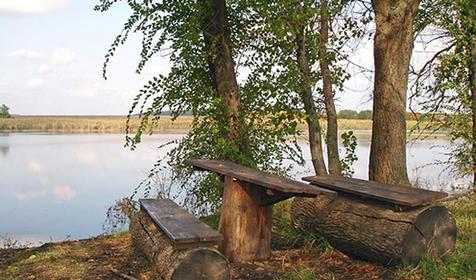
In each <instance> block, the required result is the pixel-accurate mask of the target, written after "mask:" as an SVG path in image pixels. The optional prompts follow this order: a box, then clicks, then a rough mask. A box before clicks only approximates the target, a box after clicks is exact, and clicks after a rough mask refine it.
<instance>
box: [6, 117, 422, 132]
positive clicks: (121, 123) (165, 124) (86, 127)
mask: <svg viewBox="0 0 476 280" xmlns="http://www.w3.org/2000/svg"><path fill="white" fill-rule="evenodd" d="M192 120H193V118H192V117H191V116H181V117H179V118H177V119H176V120H175V121H172V119H171V117H170V116H162V117H161V119H160V120H159V122H158V125H157V127H155V128H154V129H153V132H154V133H164V132H187V131H188V130H189V129H190V127H191V125H192ZM125 121H126V117H124V116H17V117H15V118H12V119H0V131H4V132H28V131H40V132H61V133H123V132H125ZM415 124H416V122H415V121H407V127H408V128H411V127H413V126H414V125H415ZM321 125H322V127H325V121H322V122H321ZM338 125H339V129H340V130H360V131H370V130H371V129H372V121H371V120H346V119H342V120H339V121H338ZM138 126H139V119H138V118H133V119H132V121H131V130H132V131H135V130H136V129H137V128H138ZM299 128H300V129H302V130H306V129H307V126H306V124H305V123H300V124H299Z"/></svg>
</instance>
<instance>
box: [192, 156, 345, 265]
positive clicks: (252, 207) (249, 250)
mask: <svg viewBox="0 0 476 280" xmlns="http://www.w3.org/2000/svg"><path fill="white" fill-rule="evenodd" d="M185 162H186V163H188V164H190V165H192V166H194V167H195V168H196V169H197V170H202V171H210V172H214V173H217V174H218V175H221V176H223V177H224V190H223V203H222V207H221V211H220V225H219V231H220V233H222V234H223V241H221V242H220V245H219V250H220V252H222V253H223V254H224V255H225V256H226V257H227V258H228V259H229V260H230V261H231V262H247V261H255V260H266V259H268V258H269V257H270V255H271V222H272V211H273V204H275V203H278V202H279V201H282V200H285V199H288V198H291V197H294V196H303V197H315V196H317V195H319V194H323V193H325V194H326V195H327V196H334V195H336V193H335V192H334V191H332V190H328V189H324V188H320V187H318V186H313V185H309V184H306V183H303V182H298V181H294V180H291V179H289V178H285V177H282V176H277V175H273V174H269V173H266V172H263V171H259V170H255V169H252V168H249V167H246V166H243V165H240V164H236V163H232V162H228V161H220V160H186V161H185Z"/></svg>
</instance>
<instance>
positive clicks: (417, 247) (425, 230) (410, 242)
mask: <svg viewBox="0 0 476 280" xmlns="http://www.w3.org/2000/svg"><path fill="white" fill-rule="evenodd" d="M456 235H457V230H456V222H455V220H454V219H453V218H452V217H451V215H450V213H449V212H448V209H446V208H445V207H443V206H433V207H429V208H427V209H425V210H424V211H423V212H421V213H420V214H419V215H418V217H417V218H416V220H415V222H414V224H413V227H412V228H411V229H410V230H409V231H408V233H407V235H406V236H405V238H404V241H403V251H402V262H403V263H415V262H418V261H419V260H420V259H421V257H423V255H424V254H427V255H429V256H432V257H441V256H444V255H446V254H449V253H451V252H453V251H454V249H455V244H456Z"/></svg>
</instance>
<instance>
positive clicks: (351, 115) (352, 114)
mask: <svg viewBox="0 0 476 280" xmlns="http://www.w3.org/2000/svg"><path fill="white" fill-rule="evenodd" d="M419 117H421V114H420V113H412V112H407V116H406V118H407V120H411V121H414V120H417V119H418V118H419ZM337 118H339V119H348V120H371V119H372V110H363V111H355V110H347V109H345V110H340V111H339V113H337Z"/></svg>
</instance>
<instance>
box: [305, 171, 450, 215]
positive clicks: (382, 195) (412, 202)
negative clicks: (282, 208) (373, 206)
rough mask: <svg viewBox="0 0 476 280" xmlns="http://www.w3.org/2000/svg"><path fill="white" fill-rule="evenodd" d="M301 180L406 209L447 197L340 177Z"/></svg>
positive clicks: (438, 193)
mask: <svg viewBox="0 0 476 280" xmlns="http://www.w3.org/2000/svg"><path fill="white" fill-rule="evenodd" d="M302 179H303V180H304V181H308V182H310V183H311V184H313V185H316V186H320V187H323V188H328V189H331V190H335V191H337V192H344V193H349V194H353V195H357V196H361V197H367V198H372V199H375V200H379V201H383V202H387V203H392V204H395V205H401V206H406V207H415V206H420V205H425V204H429V203H431V202H434V201H437V200H439V199H442V198H445V197H447V196H448V194H447V193H444V192H437V191H429V190H424V189H418V188H412V187H404V186H398V185H390V184H384V183H380V182H375V181H367V180H360V179H353V178H346V177H342V176H332V175H328V176H310V177H304V178H302Z"/></svg>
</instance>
